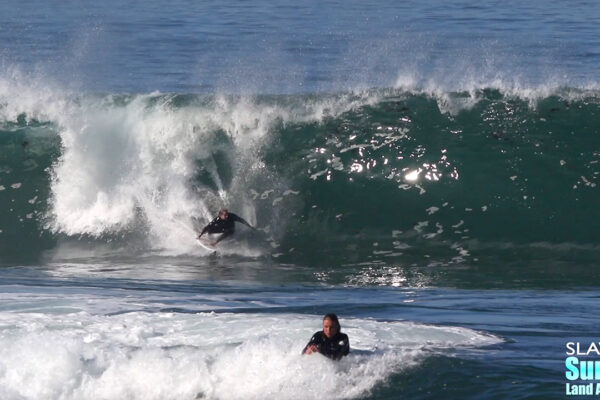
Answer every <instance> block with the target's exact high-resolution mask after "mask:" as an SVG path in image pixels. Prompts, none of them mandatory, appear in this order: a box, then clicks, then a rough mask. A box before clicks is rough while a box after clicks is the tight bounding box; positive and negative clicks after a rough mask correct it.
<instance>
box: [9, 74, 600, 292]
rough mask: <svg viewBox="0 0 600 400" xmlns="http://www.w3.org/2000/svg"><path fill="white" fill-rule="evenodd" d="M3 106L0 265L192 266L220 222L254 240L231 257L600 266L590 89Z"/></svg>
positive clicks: (19, 101)
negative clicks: (106, 253)
mask: <svg viewBox="0 0 600 400" xmlns="http://www.w3.org/2000/svg"><path fill="white" fill-rule="evenodd" d="M0 99H1V100H0V141H1V142H2V146H1V149H2V150H1V153H0V154H1V158H0V202H1V203H2V207H3V209H4V210H6V212H3V213H2V216H1V217H0V230H1V233H0V235H1V237H2V241H1V244H0V246H2V248H1V249H0V254H2V257H3V258H4V259H5V260H17V261H23V262H25V261H26V260H31V259H36V258H39V257H40V256H41V255H42V254H43V253H44V252H45V251H47V250H52V249H56V248H57V247H59V246H60V245H63V244H65V243H78V244H80V245H82V246H83V245H84V244H85V246H87V247H88V248H93V249H96V250H97V249H100V248H104V249H106V248H110V251H111V252H117V253H118V252H119V251H124V252H127V254H131V252H132V251H136V252H140V254H143V253H145V252H148V251H150V252H160V253H161V254H162V253H167V254H175V255H177V254H200V255H202V253H201V252H202V250H200V249H198V248H197V246H196V244H195V242H194V234H193V232H192V231H193V230H194V229H197V228H198V224H202V223H206V222H207V221H208V220H209V219H211V218H212V217H213V216H214V214H215V213H216V211H217V209H218V208H219V207H222V206H227V207H228V208H230V209H231V210H233V211H234V212H236V213H238V214H240V215H241V216H243V217H244V218H246V219H247V220H249V221H250V222H251V223H253V224H255V225H256V226H257V227H258V228H259V230H260V231H261V232H260V234H258V235H249V234H248V233H246V232H244V231H243V229H240V234H239V237H240V241H239V243H238V245H237V246H236V247H235V249H234V248H230V249H229V250H226V251H227V252H230V253H231V254H233V255H241V256H252V257H260V256H265V257H271V258H275V259H278V260H280V261H282V262H288V261H293V262H295V263H308V264H321V265H345V264H352V265H354V264H360V263H371V264H378V263H393V262H402V263H405V264H411V263H415V264H419V265H436V264H463V263H465V262H469V263H473V262H480V263H485V262H492V261H491V260H496V261H494V262H498V263H500V262H502V263H509V264H510V263H511V262H514V261H515V260H523V259H524V258H525V259H528V260H531V261H532V262H534V261H535V260H537V261H540V262H541V263H542V264H543V263H544V262H546V261H548V260H550V259H553V260H557V259H562V260H565V259H569V258H570V257H578V258H579V259H580V260H582V259H583V260H585V259H587V260H592V259H597V256H598V254H599V252H600V249H599V248H598V246H597V243H598V240H599V239H600V238H599V237H598V234H599V231H598V229H597V221H598V220H599V212H598V208H597V204H598V201H599V200H600V196H599V194H598V187H597V185H598V179H599V174H600V168H599V166H598V162H599V161H600V136H599V131H598V129H599V128H598V127H599V126H600V109H599V105H600V99H599V96H598V93H597V92H595V91H590V90H579V89H569V88H563V89H556V90H553V91H543V90H538V91H520V92H517V91H509V90H499V89H493V88H484V89H474V90H470V91H466V92H443V91H438V92H436V91H427V92H425V91H422V90H415V89H406V88H397V89H377V90H371V91H363V92H348V93H339V94H312V95H288V96H285V95H277V96H275V95H264V96H252V97H242V96H224V95H223V96H221V95H206V96H200V95H182V94H161V93H151V94H139V95H115V94H109V95H82V94H73V93H66V92H64V91H61V90H57V89H49V88H44V89H40V88H39V87H33V86H25V85H16V84H13V85H8V84H5V85H4V86H3V87H2V90H1V91H0ZM192 218H195V219H196V220H197V222H196V223H195V224H194V222H193V220H192ZM486 260H487V261H486ZM367 275H368V274H367ZM365 279H366V280H367V281H368V279H369V277H368V276H365Z"/></svg>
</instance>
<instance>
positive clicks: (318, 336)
mask: <svg viewBox="0 0 600 400" xmlns="http://www.w3.org/2000/svg"><path fill="white" fill-rule="evenodd" d="M340 329H341V328H340V322H339V321H338V317H337V315H335V314H327V315H326V316H325V317H323V330H322V331H319V332H317V333H315V334H314V335H313V336H312V337H311V338H310V341H309V342H308V344H307V345H306V347H304V350H302V354H313V353H321V354H323V355H324V356H325V357H328V358H331V359H332V360H340V359H341V358H342V357H343V356H346V355H348V353H349V352H350V341H349V340H348V335H346V334H343V333H342V332H340Z"/></svg>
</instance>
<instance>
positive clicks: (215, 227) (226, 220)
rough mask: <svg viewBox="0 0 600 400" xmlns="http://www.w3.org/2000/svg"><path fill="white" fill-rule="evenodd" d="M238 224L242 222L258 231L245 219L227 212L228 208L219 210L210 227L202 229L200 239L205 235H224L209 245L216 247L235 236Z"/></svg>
mask: <svg viewBox="0 0 600 400" xmlns="http://www.w3.org/2000/svg"><path fill="white" fill-rule="evenodd" d="M236 222H240V223H242V224H244V225H246V226H248V227H250V228H251V229H256V228H254V227H253V226H252V225H250V224H249V223H248V222H246V220H245V219H243V218H241V217H239V216H237V215H235V214H234V213H230V212H229V211H227V209H226V208H221V209H220V210H219V215H218V216H217V217H216V218H215V219H213V220H212V221H211V222H210V223H209V224H208V225H206V226H205V227H204V228H202V232H200V235H198V239H200V238H201V237H202V235H204V234H205V233H222V235H221V236H219V238H218V239H217V240H216V241H214V242H210V243H209V244H210V245H211V246H215V245H216V244H217V243H219V242H220V241H221V240H223V239H225V238H226V237H228V236H231V235H233V233H234V232H235V223H236Z"/></svg>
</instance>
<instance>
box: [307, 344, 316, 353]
mask: <svg viewBox="0 0 600 400" xmlns="http://www.w3.org/2000/svg"><path fill="white" fill-rule="evenodd" d="M318 352H319V348H318V347H317V345H316V344H313V345H310V346H308V347H307V348H306V351H305V352H304V354H312V353H318Z"/></svg>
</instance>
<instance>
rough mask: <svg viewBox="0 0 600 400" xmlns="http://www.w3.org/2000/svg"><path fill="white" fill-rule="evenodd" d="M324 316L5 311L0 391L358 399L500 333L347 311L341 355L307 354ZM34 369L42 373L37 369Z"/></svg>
mask: <svg viewBox="0 0 600 400" xmlns="http://www.w3.org/2000/svg"><path fill="white" fill-rule="evenodd" d="M318 320H319V317H318V316H306V315H294V314H284V315H262V314H248V315H243V314H241V315H238V314H214V313H201V314H175V313H159V314H154V313H146V312H133V313H126V314H118V315H111V316H108V315H92V314H89V313H87V312H85V311H79V312H73V313H67V314H41V313H22V312H17V313H3V314H0V323H1V325H0V344H1V346H0V355H1V357H0V395H2V397H3V398H24V399H35V398H45V399H49V400H51V399H78V398H104V399H122V398H129V399H138V398H139V399H194V398H205V399H262V398H270V397H272V396H278V397H279V398H282V399H321V398H323V396H325V397H327V398H357V397H360V396H364V395H366V394H367V393H368V392H369V391H370V390H372V389H373V388H374V387H375V386H376V385H377V384H379V383H381V382H383V381H385V380H386V379H387V378H388V377H389V376H390V375H391V374H395V373H399V372H401V371H402V370H404V369H406V368H410V367H411V366H414V365H418V364H419V363H420V362H421V359H422V357H424V356H426V355H427V354H431V353H436V352H440V351H444V349H456V348H472V347H479V346H485V345H490V344H494V343H498V342H499V339H498V338H495V337H492V336H488V335H484V334H481V333H478V332H475V331H472V330H469V329H465V328H455V327H435V326H426V325H418V324H414V323H411V322H378V321H374V320H365V319H348V320H345V321H344V323H345V325H344V331H345V332H347V333H348V334H349V336H350V338H351V343H352V348H353V353H351V355H350V356H349V357H347V358H346V359H344V360H343V361H342V362H340V363H334V362H331V361H329V360H327V359H325V358H324V357H321V356H318V355H316V356H310V357H308V356H306V357H303V356H301V355H300V354H299V352H300V350H301V349H302V347H303V346H304V344H305V342H306V341H307V340H308V338H309V337H310V335H311V334H312V333H313V331H314V330H315V329H314V326H313V325H314V322H315V321H318ZM31 376H35V377H36V379H35V380H33V381H32V380H31V379H30V377H31Z"/></svg>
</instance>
